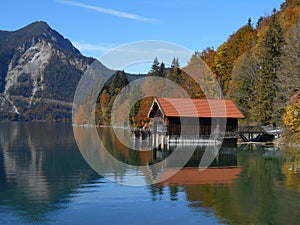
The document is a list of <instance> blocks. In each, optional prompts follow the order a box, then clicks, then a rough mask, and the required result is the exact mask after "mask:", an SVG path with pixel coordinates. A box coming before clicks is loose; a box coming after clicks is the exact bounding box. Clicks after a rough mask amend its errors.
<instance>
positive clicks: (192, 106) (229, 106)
mask: <svg viewBox="0 0 300 225" xmlns="http://www.w3.org/2000/svg"><path fill="white" fill-rule="evenodd" d="M156 102H157V103H158V105H159V107H160V109H161V111H162V113H163V114H164V115H165V116H167V117H202V118H237V119H242V118H244V115H243V114H242V113H241V111H240V110H239V109H238V108H237V107H236V106H235V104H234V103H233V102H232V101H231V100H212V99H185V98H157V99H156Z"/></svg>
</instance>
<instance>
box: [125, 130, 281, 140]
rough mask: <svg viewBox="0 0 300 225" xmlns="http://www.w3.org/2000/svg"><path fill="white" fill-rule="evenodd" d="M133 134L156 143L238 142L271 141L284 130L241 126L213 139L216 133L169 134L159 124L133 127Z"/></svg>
mask: <svg viewBox="0 0 300 225" xmlns="http://www.w3.org/2000/svg"><path fill="white" fill-rule="evenodd" d="M131 132H132V134H133V135H134V137H135V138H138V139H141V140H146V139H149V140H152V141H153V142H155V143H158V142H161V143H164V144H170V143H173V144H174V143H176V144H177V143H190V144H195V143H217V142H219V141H221V142H223V143H236V142H237V139H238V138H240V139H241V140H242V141H243V142H261V141H264V138H265V139H266V141H267V142H268V141H271V139H274V138H276V137H280V135H281V134H282V130H281V129H278V128H270V127H262V126H241V127H239V128H238V130H236V131H230V132H228V131H226V132H225V135H224V137H223V138H222V140H218V135H216V138H213V139H211V138H212V137H214V135H212V136H210V135H200V136H197V137H195V136H180V135H169V134H168V133H167V129H166V127H165V126H158V127H157V129H156V130H151V129H149V128H148V129H143V128H134V129H131Z"/></svg>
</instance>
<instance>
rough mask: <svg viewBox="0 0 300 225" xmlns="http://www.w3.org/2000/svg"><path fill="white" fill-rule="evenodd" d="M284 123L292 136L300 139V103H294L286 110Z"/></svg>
mask: <svg viewBox="0 0 300 225" xmlns="http://www.w3.org/2000/svg"><path fill="white" fill-rule="evenodd" d="M283 122H284V124H285V125H286V126H287V128H288V130H289V131H290V132H291V133H292V135H296V136H297V138H300V101H299V100H298V101H296V102H295V103H292V104H291V105H289V106H288V107H287V108H286V113H285V114H284V116H283Z"/></svg>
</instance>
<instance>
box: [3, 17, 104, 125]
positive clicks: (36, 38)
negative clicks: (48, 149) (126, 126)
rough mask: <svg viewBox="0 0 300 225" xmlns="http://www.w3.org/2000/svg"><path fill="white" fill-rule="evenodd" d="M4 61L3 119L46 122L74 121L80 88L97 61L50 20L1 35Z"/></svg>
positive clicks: (4, 32)
mask: <svg viewBox="0 0 300 225" xmlns="http://www.w3.org/2000/svg"><path fill="white" fill-rule="evenodd" d="M0 59H1V60H0V66H1V69H0V119H2V120H3V119H4V120H46V121H63V120H70V119H71V111H72V101H73V95H74V93H75V90H76V87H77V84H78V82H79V80H80V78H81V76H82V75H83V73H84V71H85V70H86V68H87V66H88V65H90V64H91V63H93V62H94V60H95V59H93V58H88V57H85V56H83V55H81V53H80V52H79V51H78V50H77V49H76V48H75V47H74V46H73V45H72V43H71V42H70V41H69V40H68V39H65V38H64V37H63V36H62V35H61V34H59V33H58V32H57V31H55V30H53V29H52V28H51V27H50V26H49V25H48V24H47V23H45V22H34V23H32V24H30V25H28V26H26V27H24V28H22V29H19V30H17V31H11V32H10V31H0ZM101 66H102V67H103V70H108V69H107V68H106V67H104V66H103V65H102V64H101Z"/></svg>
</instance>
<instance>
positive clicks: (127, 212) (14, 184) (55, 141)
mask: <svg viewBox="0 0 300 225" xmlns="http://www.w3.org/2000/svg"><path fill="white" fill-rule="evenodd" d="M103 132H105V135H108V137H107V138H105V136H103V140H104V142H105V144H106V145H110V146H111V148H110V149H111V150H112V151H111V152H110V154H111V155H113V156H114V157H116V158H118V159H119V160H122V161H123V162H126V163H128V164H132V165H144V166H145V167H146V166H148V165H151V164H155V163H157V162H161V161H163V159H164V158H165V157H168V156H169V155H170V154H172V152H173V151H174V150H173V148H174V146H173V147H172V146H171V147H169V148H165V149H156V151H143V152H139V151H131V150H129V149H127V148H124V146H122V145H121V144H120V143H118V141H117V140H111V138H109V137H110V135H111V133H110V132H111V131H110V130H109V129H108V130H106V131H103ZM83 134H84V133H83ZM80 137H81V139H79V140H77V141H78V142H79V144H81V145H85V146H89V145H90V144H91V143H92V142H93V141H94V140H93V139H94V137H93V136H91V137H85V136H80ZM177 147H178V146H177ZM180 148H181V152H182V154H184V152H185V150H186V148H188V146H182V147H180ZM87 149H88V148H87ZM203 152H204V146H197V147H196V151H195V152H194V154H193V155H192V157H191V159H190V160H189V161H188V162H187V163H186V164H185V167H184V168H183V169H182V170H180V171H179V172H178V173H176V174H175V176H172V177H169V176H168V174H167V177H168V178H167V179H164V177H163V176H164V175H165V173H168V172H169V170H172V169H173V168H176V165H177V162H176V161H172V162H171V163H170V164H165V166H166V168H167V169H166V170H164V173H158V172H160V171H158V172H157V171H153V170H142V171H136V172H135V173H133V172H132V171H128V170H126V169H124V170H122V168H121V170H120V168H118V169H119V170H115V168H116V166H117V165H113V164H110V162H108V161H107V160H106V158H105V157H106V155H104V156H103V155H101V154H100V153H101V152H94V151H86V152H84V154H83V156H84V157H85V158H86V159H88V160H92V159H93V158H94V159H95V163H96V162H98V163H99V162H101V163H103V164H105V166H107V167H108V170H107V171H106V172H108V173H110V174H111V175H113V176H117V177H119V179H122V177H125V176H132V177H135V176H138V177H139V178H140V179H147V177H148V174H151V175H152V176H153V174H155V173H156V172H157V176H158V177H157V179H159V178H160V179H161V182H159V183H158V184H156V185H149V186H147V187H141V188H133V187H126V186H122V185H117V184H112V183H109V182H107V181H106V180H104V179H103V178H101V177H100V176H99V175H98V174H96V173H95V172H94V171H93V170H92V169H91V168H90V167H89V166H88V164H87V163H86V162H85V160H84V159H83V158H82V155H81V154H80V152H79V151H78V149H77V147H76V143H75V140H74V138H73V134H72V128H71V126H70V125H63V124H38V123H35V124H29V123H1V126H0V224H4V223H7V222H8V221H14V223H17V224H21V223H24V220H25V223H35V224H36V223H40V224H44V223H56V222H57V220H58V221H60V223H61V224H63V223H64V221H68V222H70V223H79V222H78V220H79V219H80V218H81V216H85V217H84V218H87V217H88V218H89V223H98V222H99V221H100V219H101V222H103V223H104V224H120V221H122V223H126V224H145V223H148V224H151V223H152V224H160V223H161V221H163V222H164V224H173V225H174V224H198V223H200V222H199V221H201V222H203V223H206V222H208V221H210V222H211V223H225V224H298V222H299V221H300V214H299V211H300V176H299V175H300V173H299V172H300V169H299V168H300V150H299V149H294V150H293V149H292V150H290V149H286V148H281V149H278V148H275V147H270V146H251V145H247V146H238V147H232V146H227V147H226V146H222V148H221V150H220V152H219V154H218V156H217V157H216V158H215V159H214V161H213V162H212V164H211V167H210V168H208V170H205V171H199V170H198V169H197V167H198V165H199V162H200V161H201V159H202V157H203ZM99 159H100V161H99ZM171 173H172V171H171ZM154 211H155V212H157V213H149V212H154ZM53 212H56V213H53ZM79 212H80V213H79ZM133 214H134V215H136V216H135V217H132V216H131V215H133ZM58 215H60V216H58ZM70 215H72V216H70ZM86 215H89V216H86ZM116 215H118V216H116ZM170 215H172V218H173V220H171V219H170V220H169V219H168V218H170ZM20 217H21V218H23V219H24V220H22V219H20ZM6 218H7V219H6ZM11 223H13V222H11Z"/></svg>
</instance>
